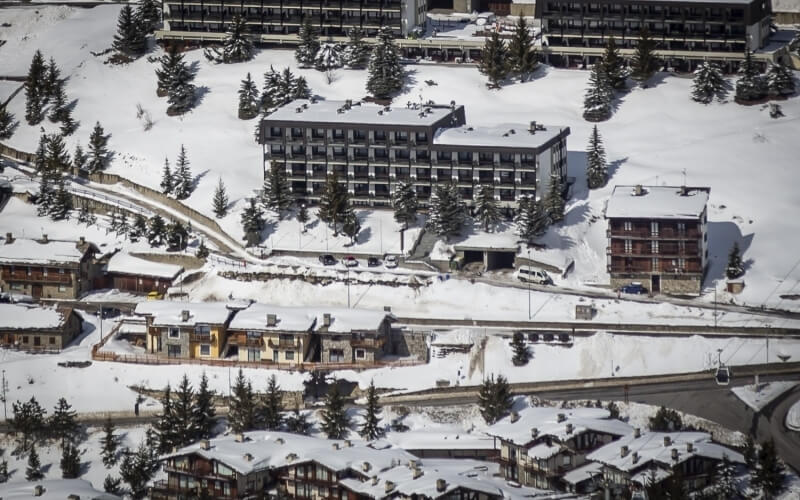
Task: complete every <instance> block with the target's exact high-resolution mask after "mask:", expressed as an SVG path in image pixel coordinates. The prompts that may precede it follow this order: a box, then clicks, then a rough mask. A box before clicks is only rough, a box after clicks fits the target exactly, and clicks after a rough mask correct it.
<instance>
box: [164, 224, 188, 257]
mask: <svg viewBox="0 0 800 500" xmlns="http://www.w3.org/2000/svg"><path fill="white" fill-rule="evenodd" d="M188 244H189V231H188V230H187V229H186V228H185V227H184V226H183V224H181V223H180V221H173V222H171V223H169V224H168V225H167V249H168V250H173V251H178V252H182V251H183V250H186V246H187V245H188Z"/></svg>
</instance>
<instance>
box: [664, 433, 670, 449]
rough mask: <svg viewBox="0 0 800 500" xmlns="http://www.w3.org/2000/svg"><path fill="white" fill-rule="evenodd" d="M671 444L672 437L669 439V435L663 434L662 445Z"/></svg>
mask: <svg viewBox="0 0 800 500" xmlns="http://www.w3.org/2000/svg"><path fill="white" fill-rule="evenodd" d="M671 444H672V439H670V437H669V436H664V447H665V448H666V447H667V446H669V445H671Z"/></svg>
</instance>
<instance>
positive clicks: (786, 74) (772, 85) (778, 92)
mask: <svg viewBox="0 0 800 500" xmlns="http://www.w3.org/2000/svg"><path fill="white" fill-rule="evenodd" d="M766 78H767V91H768V92H769V95H770V96H772V97H786V96H790V95H792V94H794V90H795V89H794V75H792V70H791V69H789V68H788V67H786V66H784V65H783V64H781V63H777V64H770V66H769V69H768V70H767V77H766ZM0 129H2V127H0Z"/></svg>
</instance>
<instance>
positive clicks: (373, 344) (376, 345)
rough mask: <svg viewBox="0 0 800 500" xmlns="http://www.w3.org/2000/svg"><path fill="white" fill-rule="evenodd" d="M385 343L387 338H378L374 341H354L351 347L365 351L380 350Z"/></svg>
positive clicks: (351, 342)
mask: <svg viewBox="0 0 800 500" xmlns="http://www.w3.org/2000/svg"><path fill="white" fill-rule="evenodd" d="M385 343H386V338H385V337H378V338H374V339H353V340H351V341H350V345H351V346H352V347H360V348H364V349H380V348H381V347H383V344H385Z"/></svg>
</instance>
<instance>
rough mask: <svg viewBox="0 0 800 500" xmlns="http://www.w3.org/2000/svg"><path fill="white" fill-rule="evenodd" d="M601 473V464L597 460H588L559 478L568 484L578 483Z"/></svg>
mask: <svg viewBox="0 0 800 500" xmlns="http://www.w3.org/2000/svg"><path fill="white" fill-rule="evenodd" d="M602 473H603V464H601V463H599V462H588V463H587V464H585V465H582V466H580V467H578V468H577V469H572V470H571V471H569V472H567V473H566V474H564V476H563V477H562V478H561V479H563V480H564V482H566V483H569V484H579V483H582V482H583V481H586V480H588V479H590V478H593V477H595V476H599V475H600V474H602Z"/></svg>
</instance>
